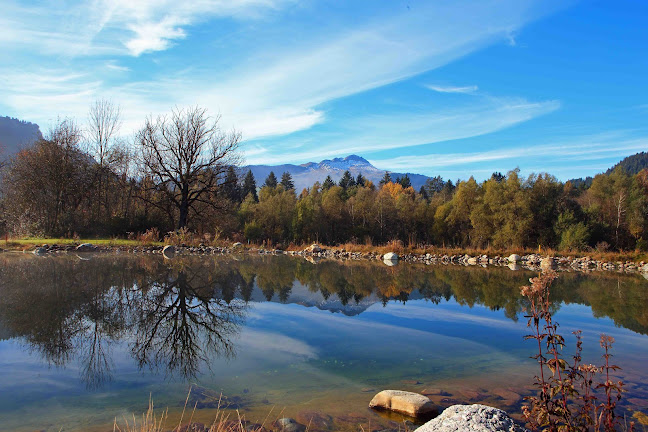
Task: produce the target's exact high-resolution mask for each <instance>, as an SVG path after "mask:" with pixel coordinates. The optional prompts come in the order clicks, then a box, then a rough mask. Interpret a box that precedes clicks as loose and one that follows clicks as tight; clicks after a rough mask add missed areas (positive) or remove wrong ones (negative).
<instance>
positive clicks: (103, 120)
mask: <svg viewBox="0 0 648 432" xmlns="http://www.w3.org/2000/svg"><path fill="white" fill-rule="evenodd" d="M120 127H121V108H120V107H119V105H114V104H113V103H112V102H111V101H108V100H105V99H100V100H97V101H96V102H95V103H94V104H93V105H91V106H90V110H89V112H88V131H87V134H88V141H89V142H90V147H91V148H90V150H91V153H92V154H93V156H94V157H95V158H96V159H97V162H98V163H99V166H100V167H101V168H103V167H104V166H107V165H109V164H110V162H111V160H110V158H111V153H112V151H113V149H114V146H115V139H116V138H117V134H118V133H119V128H120Z"/></svg>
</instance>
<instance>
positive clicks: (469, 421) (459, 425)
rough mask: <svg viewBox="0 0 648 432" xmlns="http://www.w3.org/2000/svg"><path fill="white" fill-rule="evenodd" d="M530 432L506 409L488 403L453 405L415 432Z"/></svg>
mask: <svg viewBox="0 0 648 432" xmlns="http://www.w3.org/2000/svg"><path fill="white" fill-rule="evenodd" d="M463 431H471V432H528V431H527V430H526V429H525V428H523V427H522V426H520V425H518V424H517V423H515V422H514V421H513V419H511V417H509V415H508V414H506V413H505V412H504V411H502V410H499V409H497V408H493V407H489V406H486V405H480V404H474V405H453V406H451V407H448V408H446V409H445V410H444V411H443V412H442V413H441V415H440V416H438V417H436V418H434V419H432V420H430V421H429V422H427V423H425V424H424V425H423V426H421V427H419V428H417V429H416V430H415V431H414V432H463Z"/></svg>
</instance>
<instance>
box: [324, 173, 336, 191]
mask: <svg viewBox="0 0 648 432" xmlns="http://www.w3.org/2000/svg"><path fill="white" fill-rule="evenodd" d="M333 186H335V183H334V182H333V179H332V178H331V176H330V175H328V176H326V180H324V183H322V190H327V189H330V188H332V187H333Z"/></svg>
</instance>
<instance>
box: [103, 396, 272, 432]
mask: <svg viewBox="0 0 648 432" xmlns="http://www.w3.org/2000/svg"><path fill="white" fill-rule="evenodd" d="M190 395H191V389H189V392H188V393H187V398H186V400H185V404H184V408H183V409H182V414H181V415H180V420H179V421H178V424H177V425H176V426H175V427H174V429H173V431H174V432H194V431H203V430H204V431H205V432H260V431H263V430H265V427H264V425H265V423H266V422H267V420H268V417H269V416H270V413H271V412H272V410H271V411H270V413H269V414H268V417H266V419H265V420H264V421H263V423H261V424H259V425H257V426H252V427H249V423H248V422H246V421H245V419H243V418H242V417H241V415H240V413H239V412H238V410H237V411H236V418H230V413H227V412H226V411H225V410H224V409H222V408H221V402H222V396H221V398H220V399H219V400H218V407H217V409H216V415H215V416H214V420H213V422H212V423H211V425H205V427H204V429H203V428H202V425H201V427H200V428H197V427H196V423H194V422H193V417H194V414H195V413H196V405H197V403H196V404H195V405H194V407H193V409H192V410H191V414H190V415H187V414H188V413H187V408H188V407H187V404H188V403H189V396H190ZM187 417H188V418H187ZM131 421H132V423H131ZM168 423H169V410H168V408H167V409H164V410H163V411H160V412H159V413H157V414H156V413H155V407H154V405H153V400H152V398H149V406H148V409H147V411H146V412H145V413H142V416H141V419H139V420H138V418H137V417H135V415H134V414H133V417H132V419H128V418H126V417H124V418H122V419H121V420H119V421H118V420H117V419H115V421H114V423H113V432H164V431H167V430H169V427H173V425H168ZM246 427H247V428H246Z"/></svg>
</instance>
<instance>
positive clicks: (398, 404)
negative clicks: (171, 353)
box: [369, 390, 436, 417]
mask: <svg viewBox="0 0 648 432" xmlns="http://www.w3.org/2000/svg"><path fill="white" fill-rule="evenodd" d="M369 407H370V408H378V409H387V410H391V411H396V412H399V413H402V414H407V415H408V416H410V417H418V416H421V415H424V414H429V413H432V412H434V411H436V407H435V405H434V403H433V402H432V401H431V400H430V399H429V398H428V397H426V396H423V395H421V394H418V393H412V392H406V391H401V390H383V391H381V392H380V393H378V394H377V395H376V396H374V397H373V399H371V402H369Z"/></svg>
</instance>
